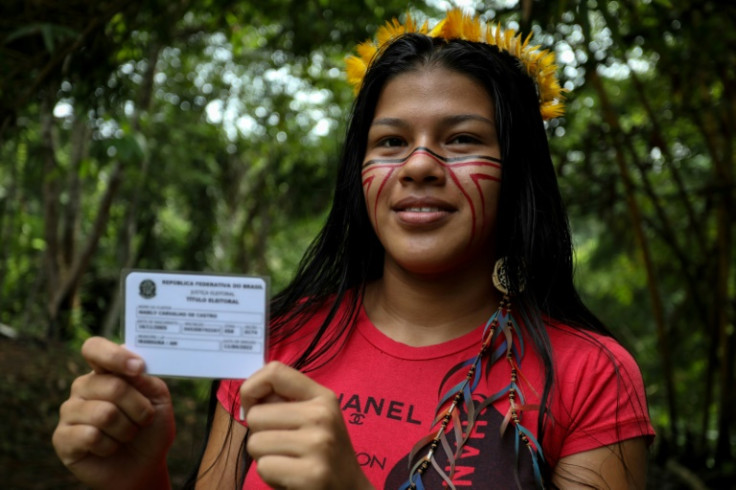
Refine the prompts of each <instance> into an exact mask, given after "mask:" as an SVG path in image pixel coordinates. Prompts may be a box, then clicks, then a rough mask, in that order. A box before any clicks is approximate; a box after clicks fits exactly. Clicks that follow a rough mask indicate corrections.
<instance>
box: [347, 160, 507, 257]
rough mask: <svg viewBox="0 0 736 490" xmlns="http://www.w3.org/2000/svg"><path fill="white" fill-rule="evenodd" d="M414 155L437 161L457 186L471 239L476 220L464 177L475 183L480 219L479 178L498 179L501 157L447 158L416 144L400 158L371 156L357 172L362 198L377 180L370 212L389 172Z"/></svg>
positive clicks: (481, 193)
mask: <svg viewBox="0 0 736 490" xmlns="http://www.w3.org/2000/svg"><path fill="white" fill-rule="evenodd" d="M417 155H425V156H427V157H429V158H432V159H434V160H435V161H436V162H437V163H438V164H439V165H441V166H442V167H443V168H444V169H445V170H446V171H447V174H448V177H449V178H450V180H451V181H452V182H453V183H454V184H455V185H456V186H457V188H458V189H459V190H460V192H461V193H462V194H463V196H464V197H465V199H466V200H467V202H468V205H469V207H470V211H471V214H472V219H473V225H472V228H473V229H472V232H471V240H470V241H471V243H472V241H473V238H474V237H475V232H476V228H478V226H479V224H480V223H479V222H478V216H477V212H476V206H475V203H474V201H473V196H471V192H472V188H469V185H468V184H467V178H469V179H470V181H471V182H472V183H473V186H474V187H475V190H476V192H475V193H474V195H476V196H477V197H478V198H479V200H480V206H479V207H480V209H481V216H480V218H481V220H484V219H485V209H486V206H485V199H486V196H485V195H484V193H483V189H482V188H481V185H480V181H482V180H491V181H494V182H501V163H502V162H501V159H499V158H496V157H493V156H490V155H463V156H459V157H452V158H448V157H445V156H442V155H439V154H437V153H435V152H434V151H432V150H430V149H429V148H426V147H423V146H419V147H417V148H415V149H413V150H412V151H411V152H410V153H409V154H408V155H407V156H405V157H402V158H374V159H371V160H367V161H365V162H363V170H362V172H361V176H362V183H363V190H364V193H365V196H366V199H369V196H370V195H371V194H370V191H371V188H372V186H373V185H374V183H375V182H376V181H377V182H378V184H377V185H378V190H377V191H376V194H375V196H372V198H371V199H370V200H372V201H373V202H372V203H370V202H369V203H368V204H369V205H370V204H372V205H373V216H376V213H377V210H378V202H379V199H380V197H381V194H382V192H383V190H384V187H385V186H386V184H387V183H388V182H389V180H390V179H391V176H392V175H393V174H394V172H395V171H396V170H398V169H400V168H401V167H403V166H404V165H406V164H407V163H408V162H409V160H410V159H411V158H413V157H415V156H417ZM376 228H377V227H376ZM376 233H378V234H379V236H380V233H379V230H378V229H376Z"/></svg>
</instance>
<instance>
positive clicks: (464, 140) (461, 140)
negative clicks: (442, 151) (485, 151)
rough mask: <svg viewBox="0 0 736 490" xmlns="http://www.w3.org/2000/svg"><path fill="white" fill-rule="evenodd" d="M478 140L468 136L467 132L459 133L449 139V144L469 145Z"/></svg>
mask: <svg viewBox="0 0 736 490" xmlns="http://www.w3.org/2000/svg"><path fill="white" fill-rule="evenodd" d="M478 142H479V140H478V138H476V137H474V136H470V135H469V134H459V135H457V136H454V137H452V138H451V139H450V144H451V145H470V144H475V143H478Z"/></svg>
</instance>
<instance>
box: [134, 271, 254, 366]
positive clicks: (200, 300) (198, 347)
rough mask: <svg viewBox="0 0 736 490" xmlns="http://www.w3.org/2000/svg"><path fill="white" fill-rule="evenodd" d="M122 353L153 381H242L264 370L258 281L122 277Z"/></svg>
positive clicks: (149, 274)
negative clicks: (141, 364) (137, 359)
mask: <svg viewBox="0 0 736 490" xmlns="http://www.w3.org/2000/svg"><path fill="white" fill-rule="evenodd" d="M122 281H123V288H122V289H123V292H124V293H123V294H124V296H123V299H124V303H125V313H124V317H123V318H124V325H125V346H126V347H127V348H128V349H129V350H131V351H133V352H135V353H137V354H139V355H140V356H141V357H142V358H143V359H144V361H145V362H146V372H147V373H149V374H154V375H159V376H182V377H196V378H221V379H242V378H247V377H248V376H250V375H251V374H253V373H254V372H255V371H257V370H258V369H260V368H261V367H262V366H263V364H264V358H265V351H266V325H267V322H268V314H267V313H268V301H267V298H268V283H267V281H266V279H264V278H262V277H249V276H235V275H226V274H198V273H183V272H161V271H144V270H133V271H124V272H123V277H122Z"/></svg>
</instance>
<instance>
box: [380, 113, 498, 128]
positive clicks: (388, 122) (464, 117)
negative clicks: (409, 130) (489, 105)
mask: <svg viewBox="0 0 736 490" xmlns="http://www.w3.org/2000/svg"><path fill="white" fill-rule="evenodd" d="M465 121H479V122H482V123H484V124H488V125H489V126H494V127H495V126H496V123H495V121H493V120H492V119H489V118H487V117H485V116H481V115H478V114H454V115H452V116H445V117H443V118H441V119H440V123H441V124H442V125H445V126H451V125H453V124H459V123H463V122H465ZM371 126H390V127H394V128H405V127H409V126H410V124H409V123H408V122H407V121H405V120H403V119H400V118H397V117H382V118H379V119H374V120H373V122H372V123H371Z"/></svg>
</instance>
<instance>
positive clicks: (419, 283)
mask: <svg viewBox="0 0 736 490" xmlns="http://www.w3.org/2000/svg"><path fill="white" fill-rule="evenodd" d="M491 272H492V271H491V270H490V268H489V269H488V270H485V268H480V269H479V268H478V267H470V266H469V267H467V268H464V269H460V270H456V271H453V272H452V273H446V274H436V275H433V276H420V275H416V274H412V273H410V272H408V271H406V270H403V269H401V268H400V267H398V266H397V265H396V264H393V263H391V262H388V261H387V263H386V264H385V266H384V273H383V276H382V277H381V278H380V279H378V280H376V281H374V282H372V283H370V284H368V285H367V287H366V292H365V297H364V307H365V311H366V314H367V315H368V317H369V318H370V319H371V322H372V323H373V324H374V325H375V326H376V328H378V329H379V330H380V331H382V332H383V333H384V334H385V335H387V336H388V337H390V338H391V339H393V340H395V341H397V342H401V343H404V344H408V345H412V346H416V347H419V346H425V345H434V344H439V343H442V342H446V341H448V340H452V339H454V338H457V337H460V336H462V335H464V334H466V333H468V332H470V331H472V330H473V329H474V328H476V327H477V326H478V325H480V324H481V323H483V322H485V321H486V320H487V319H488V318H489V317H490V315H491V314H492V313H493V311H495V309H496V308H497V306H498V301H499V293H498V291H496V289H495V288H494V287H493V282H492V278H491Z"/></svg>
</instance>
